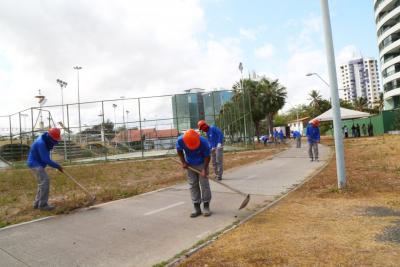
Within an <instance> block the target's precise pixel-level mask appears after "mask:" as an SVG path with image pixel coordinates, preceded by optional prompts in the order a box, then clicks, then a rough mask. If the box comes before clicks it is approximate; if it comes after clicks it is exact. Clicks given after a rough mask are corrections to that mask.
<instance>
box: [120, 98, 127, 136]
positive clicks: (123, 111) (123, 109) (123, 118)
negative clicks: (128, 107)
mask: <svg viewBox="0 0 400 267" xmlns="http://www.w3.org/2000/svg"><path fill="white" fill-rule="evenodd" d="M120 98H121V99H122V122H123V123H124V127H125V129H126V125H125V104H124V99H125V96H121V97H120Z"/></svg>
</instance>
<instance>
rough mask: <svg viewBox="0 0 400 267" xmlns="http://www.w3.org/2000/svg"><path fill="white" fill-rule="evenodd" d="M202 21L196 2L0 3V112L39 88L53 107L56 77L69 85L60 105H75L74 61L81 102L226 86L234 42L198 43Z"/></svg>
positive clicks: (236, 52) (231, 75) (236, 55)
mask: <svg viewBox="0 0 400 267" xmlns="http://www.w3.org/2000/svg"><path fill="white" fill-rule="evenodd" d="M21 6H23V7H24V8H21ZM205 25H206V24H205V21H204V14H203V9H202V8H201V6H200V1H199V0H170V1H157V0H149V1H139V0H136V1H129V0H120V1H113V2H110V1H106V0H96V1H95V0H86V1H80V2H74V3H71V2H70V1H67V0H64V1H51V0H44V1H40V2H37V1H29V0H25V1H19V2H18V4H16V3H15V1H12V0H4V1H1V3H0V32H2V34H1V35H0V60H1V61H6V62H7V64H1V63H0V90H1V94H2V95H7V98H6V97H1V98H0V115H7V114H9V113H10V112H15V111H18V110H20V109H22V108H26V107H30V106H32V105H35V104H36V103H35V100H34V98H33V97H34V95H36V94H37V89H39V88H40V89H42V92H43V93H44V94H45V95H46V96H47V98H48V100H49V101H48V103H47V104H49V105H54V104H59V103H60V102H61V100H60V99H61V93H60V88H59V86H58V84H57V83H56V79H58V78H60V79H63V80H65V81H67V82H68V86H67V88H66V89H65V90H64V102H65V103H72V102H76V101H77V90H76V72H75V70H73V68H72V67H73V66H76V65H80V66H82V67H83V69H82V70H81V71H80V89H81V92H80V95H81V101H91V100H100V99H112V98H119V97H120V96H125V97H137V96H148V95H159V94H170V93H176V92H182V90H183V89H187V88H189V87H205V88H209V87H216V86H229V85H231V84H232V83H233V81H234V80H235V75H236V74H237V62H239V61H240V59H241V57H242V55H241V50H240V48H239V41H238V40H235V39H225V40H218V39H213V41H204V40H200V38H199V37H198V35H199V34H201V33H203V32H204V31H205V27H206V26H205ZM164 106H167V105H166V104H164ZM83 108H84V107H83ZM118 108H119V107H118ZM168 108H169V107H168ZM89 110H90V112H89ZM92 110H95V111H92ZM99 110H100V107H99V106H96V107H95V108H94V107H90V108H89V107H88V106H87V110H86V112H84V113H83V116H90V117H91V118H92V119H93V118H94V119H95V120H96V119H98V117H97V115H98V113H99ZM54 112H55V113H54V114H53V116H58V118H56V120H59V116H60V112H56V111H54ZM92 113H93V114H92ZM74 117H75V116H74ZM75 121H76V119H74V122H75ZM1 123H2V122H1V121H0V124H1Z"/></svg>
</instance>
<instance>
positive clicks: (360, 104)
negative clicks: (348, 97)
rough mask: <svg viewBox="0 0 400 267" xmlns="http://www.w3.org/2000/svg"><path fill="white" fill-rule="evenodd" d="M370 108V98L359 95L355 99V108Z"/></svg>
mask: <svg viewBox="0 0 400 267" xmlns="http://www.w3.org/2000/svg"><path fill="white" fill-rule="evenodd" d="M367 108H368V100H367V99H366V98H365V97H359V98H357V99H356V100H355V101H354V109H355V110H358V111H364V110H365V109H367Z"/></svg>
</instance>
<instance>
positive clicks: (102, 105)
mask: <svg viewBox="0 0 400 267" xmlns="http://www.w3.org/2000/svg"><path fill="white" fill-rule="evenodd" d="M101 116H102V121H103V122H102V126H101V129H103V135H104V138H103V140H102V141H103V146H104V148H105V149H104V153H105V154H104V158H105V160H106V161H107V150H108V149H107V144H106V133H105V130H104V124H105V121H104V101H101Z"/></svg>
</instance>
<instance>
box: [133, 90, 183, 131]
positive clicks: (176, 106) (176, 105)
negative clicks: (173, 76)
mask: <svg viewBox="0 0 400 267" xmlns="http://www.w3.org/2000/svg"><path fill="white" fill-rule="evenodd" d="M177 97H178V96H177V95H174V102H175V118H176V129H177V130H178V134H179V122H178V103H177V101H176V98H177ZM139 110H140V109H139Z"/></svg>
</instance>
